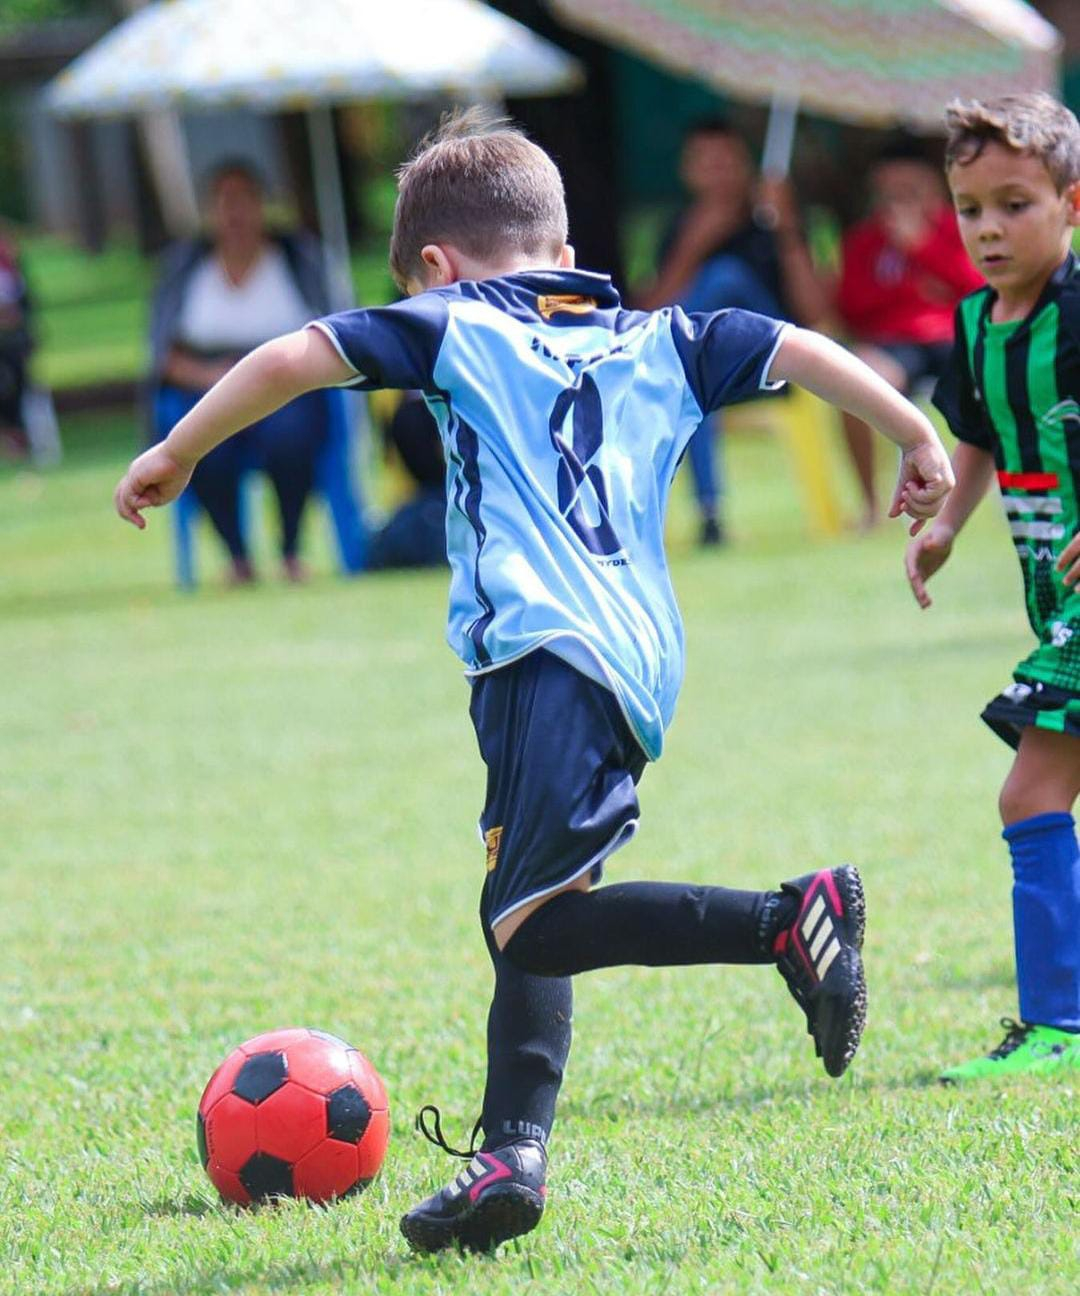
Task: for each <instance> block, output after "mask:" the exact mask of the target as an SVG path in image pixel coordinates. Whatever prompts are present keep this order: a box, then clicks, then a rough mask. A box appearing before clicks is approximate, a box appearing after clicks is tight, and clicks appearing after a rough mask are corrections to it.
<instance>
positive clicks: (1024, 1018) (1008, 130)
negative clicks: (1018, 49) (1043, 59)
mask: <svg viewBox="0 0 1080 1296" xmlns="http://www.w3.org/2000/svg"><path fill="white" fill-rule="evenodd" d="M946 124H947V127H948V136H949V138H948V146H947V150H946V171H947V176H948V181H949V187H950V189H951V190H952V195H953V200H954V202H955V205H956V211H957V219H958V221H959V225H960V233H961V235H962V237H963V240H964V245H965V247H966V248H967V251H968V255H969V256H970V257H971V259H972V261H973V262H974V263H975V265H976V267H977V268H978V269H979V270H980V271H981V272H982V274H983V275H985V277H986V280H987V286H986V287H985V288H980V289H979V290H978V291H977V292H975V293H973V294H972V295H971V296H969V297H966V298H965V299H964V300H963V301H962V302H961V303H960V306H959V308H958V309H957V314H956V346H955V349H954V352H953V356H952V360H951V362H950V365H949V367H948V369H947V370H946V372H945V374H944V375H943V377H942V378H941V381H940V382H939V384H938V387H937V390H936V392H935V393H934V403H935V404H936V405H937V407H938V408H939V409H940V410H941V412H942V413H943V414H944V415H945V417H946V419H947V420H948V422H949V426H950V427H951V428H952V431H953V433H954V434H955V435H956V437H957V438H958V439H959V445H958V446H957V448H956V453H955V455H954V457H953V469H954V471H955V473H956V489H955V490H954V491H953V493H952V495H951V496H950V498H949V500H948V502H947V503H946V505H945V507H944V508H943V509H942V511H941V514H940V515H939V517H938V518H937V519H936V520H935V521H934V522H933V523H932V524H931V525H930V527H929V528H928V529H927V530H926V531H924V532H923V533H922V534H921V535H919V536H918V537H917V538H916V539H915V540H913V541H912V542H911V544H910V545H909V546H908V551H907V556H906V565H907V575H908V579H909V581H910V582H911V587H912V590H913V591H914V594H915V597H916V599H917V600H918V601H919V604H920V605H921V606H922V607H929V605H930V599H929V597H928V596H927V593H926V581H927V580H928V579H929V578H930V577H931V576H932V575H933V574H934V572H936V571H937V570H938V568H940V567H941V565H942V563H944V562H945V560H946V559H947V558H948V556H949V553H950V551H951V549H952V543H953V540H954V538H955V536H956V535H957V533H958V532H959V531H960V529H961V527H962V526H963V525H964V523H965V522H966V521H967V519H968V517H969V516H970V515H971V512H972V510H973V509H974V508H975V506H976V505H977V504H978V503H979V501H980V500H981V499H982V497H983V495H984V494H985V493H986V491H987V490H988V488H989V487H990V484H991V482H992V480H993V479H994V477H995V475H996V477H997V481H998V484H999V486H1000V488H1001V497H1002V502H1003V504H1004V508H1005V516H1006V518H1007V520H1008V523H1009V529H1010V530H1011V532H1012V538H1013V544H1014V545H1015V546H1016V552H1017V555H1018V557H1019V559H1020V566H1021V570H1022V572H1023V577H1024V594H1025V599H1026V602H1027V613H1028V619H1029V621H1030V623H1031V628H1032V630H1033V631H1034V632H1035V636H1036V638H1037V639H1038V645H1037V647H1036V648H1035V649H1034V651H1033V652H1031V653H1030V654H1029V655H1028V656H1027V657H1026V658H1025V659H1024V660H1023V661H1022V662H1021V663H1020V664H1019V665H1018V666H1017V667H1016V670H1015V671H1014V673H1013V683H1012V684H1011V685H1009V687H1008V688H1006V689H1005V690H1004V692H1002V693H1001V694H999V696H998V697H996V698H994V699H993V701H992V702H990V704H989V705H988V706H987V707H986V709H985V710H984V712H983V719H984V720H985V721H986V722H987V724H988V725H989V726H990V727H991V728H992V729H993V730H994V732H995V733H997V734H998V735H999V736H1000V737H1001V738H1003V739H1004V740H1005V741H1006V742H1007V743H1009V745H1010V746H1011V747H1014V748H1015V749H1016V759H1015V761H1014V762H1013V766H1012V769H1011V770H1010V771H1009V775H1008V777H1007V778H1006V780H1005V785H1004V787H1003V788H1002V790H1001V796H1000V801H999V806H1000V810H1001V818H1002V822H1003V824H1004V825H1005V831H1004V834H1003V835H1004V837H1005V840H1006V842H1007V843H1008V846H1009V851H1010V854H1011V856H1012V866H1013V926H1014V934H1015V940H1016V971H1017V983H1018V988H1019V995H1020V1021H1019V1022H1013V1021H1011V1020H1009V1019H1005V1020H1004V1021H1003V1025H1005V1026H1006V1028H1007V1033H1006V1036H1005V1039H1004V1040H1003V1041H1002V1043H1001V1044H1000V1045H998V1047H997V1048H996V1049H994V1050H993V1051H992V1052H991V1053H990V1054H989V1055H988V1056H986V1057H980V1058H977V1059H975V1060H974V1061H971V1062H966V1063H962V1064H960V1065H959V1066H954V1067H951V1068H949V1069H948V1070H947V1071H945V1072H944V1073H943V1074H942V1077H941V1079H942V1080H943V1081H946V1082H952V1083H955V1082H958V1081H964V1080H971V1079H978V1078H981V1077H983V1076H990V1075H998V1074H1000V1075H1008V1074H1012V1073H1016V1072H1021V1071H1023V1072H1043V1071H1047V1072H1049V1071H1056V1072H1060V1073H1063V1074H1064V1073H1066V1072H1071V1071H1072V1068H1080V1033H1078V1032H1080V851H1078V848H1077V840H1076V825H1075V822H1074V820H1073V815H1072V809H1073V804H1074V802H1075V801H1076V798H1077V796H1078V795H1080V591H1077V590H1076V589H1074V585H1075V583H1076V580H1077V577H1078V576H1080V563H1077V564H1076V570H1075V571H1073V570H1071V569H1070V564H1072V563H1073V562H1074V561H1075V560H1076V559H1077V558H1078V557H1080V536H1078V534H1077V533H1078V529H1080V505H1078V500H1080V262H1078V260H1077V258H1076V256H1075V255H1074V254H1073V252H1072V250H1071V247H1072V232H1073V229H1074V228H1075V227H1076V226H1077V225H1080V124H1078V123H1077V120H1076V118H1075V117H1074V116H1073V114H1072V113H1071V112H1070V111H1069V110H1068V109H1067V108H1065V107H1063V106H1062V105H1061V104H1059V103H1057V102H1056V100H1054V99H1052V98H1050V97H1049V96H1048V95H1005V96H1002V97H1001V98H1000V99H995V100H992V101H987V102H973V103H959V102H957V103H953V104H952V105H950V107H949V109H948V111H947V112H946ZM1074 537H1076V543H1070V542H1072V541H1073V540H1074ZM1073 1074H1075V1072H1073Z"/></svg>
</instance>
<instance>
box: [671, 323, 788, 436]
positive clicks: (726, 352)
mask: <svg viewBox="0 0 1080 1296" xmlns="http://www.w3.org/2000/svg"><path fill="white" fill-rule="evenodd" d="M787 327H789V326H788V325H786V324H785V323H784V322H783V321H782V320H776V319H771V318H770V317H769V316H768V315H758V314H755V312H754V311H746V310H737V309H731V310H722V311H715V312H713V313H711V314H697V313H693V314H689V315H688V314H687V313H686V312H685V311H683V310H681V309H680V308H679V307H678V306H676V307H674V308H673V309H672V311H671V336H672V338H673V340H674V342H675V350H676V351H677V352H678V353H679V359H680V360H681V361H682V366H683V370H684V371H685V373H686V381H687V383H689V385H690V390H691V391H692V392H693V393H694V399H695V400H696V401H697V403H698V405H700V406H701V411H702V413H703V414H707V413H709V412H710V411H711V410H715V409H719V407H720V406H721V405H732V404H734V403H735V402H737V401H741V400H747V399H748V398H749V397H751V396H753V395H755V394H756V393H757V392H759V391H761V390H763V389H765V388H769V387H774V386H780V385H781V384H779V383H775V384H774V383H769V382H768V381H767V379H768V372H769V365H770V364H771V363H772V358H773V356H774V355H775V354H776V349H777V347H778V346H779V345H780V337H781V334H782V333H783V331H784V329H785V328H787Z"/></svg>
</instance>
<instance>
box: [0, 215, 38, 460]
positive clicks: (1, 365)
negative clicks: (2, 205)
mask: <svg viewBox="0 0 1080 1296" xmlns="http://www.w3.org/2000/svg"><path fill="white" fill-rule="evenodd" d="M29 317H30V298H29V294H28V292H27V288H26V280H25V279H24V278H23V275H22V271H21V269H20V268H19V260H18V257H17V255H16V253H15V248H14V246H13V245H12V244H11V243H9V242H8V241H7V240H6V239H5V237H4V235H3V231H0V455H2V456H3V457H5V458H11V459H22V458H23V457H24V456H25V455H26V454H28V453H29V450H30V441H29V437H28V436H27V430H26V425H25V421H24V402H23V397H24V396H25V394H26V366H27V362H28V361H29V359H30V352H31V350H32V349H33V344H32V340H31V337H30V323H29Z"/></svg>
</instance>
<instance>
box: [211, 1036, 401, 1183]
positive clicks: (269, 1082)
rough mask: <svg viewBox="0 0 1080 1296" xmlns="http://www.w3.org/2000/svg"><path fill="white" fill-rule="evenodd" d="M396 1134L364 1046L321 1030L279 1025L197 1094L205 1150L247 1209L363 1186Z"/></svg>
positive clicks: (235, 1055) (235, 1054) (216, 1178)
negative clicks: (362, 1050) (282, 1199)
mask: <svg viewBox="0 0 1080 1296" xmlns="http://www.w3.org/2000/svg"><path fill="white" fill-rule="evenodd" d="M389 1137H390V1110H389V1105H388V1103H387V1100H386V1087H385V1086H384V1084H383V1082H382V1078H381V1077H380V1075H379V1073H378V1072H377V1071H376V1070H375V1068H374V1067H373V1066H372V1065H371V1063H370V1062H369V1061H368V1060H367V1058H366V1057H364V1055H363V1054H362V1053H360V1052H359V1051H358V1050H357V1049H354V1048H352V1047H351V1046H350V1045H348V1044H346V1043H345V1041H344V1040H342V1039H338V1038H337V1036H336V1035H328V1034H326V1032H325V1031H318V1030H305V1029H294V1030H278V1031H269V1032H268V1033H267V1034H265V1035H256V1036H255V1038H254V1039H249V1040H248V1041H247V1043H246V1044H241V1045H240V1047H239V1048H236V1049H233V1051H232V1052H231V1053H230V1054H229V1056H228V1057H227V1058H226V1059H225V1061H224V1062H222V1064H221V1066H219V1067H218V1069H217V1070H216V1071H215V1072H214V1074H213V1075H212V1076H211V1077H210V1081H209V1083H208V1084H207V1086H206V1088H205V1089H204V1090H203V1096H202V1098H201V1099H200V1100H199V1114H198V1139H199V1156H200V1157H201V1159H202V1163H203V1168H204V1169H205V1170H206V1173H207V1174H208V1175H209V1176H210V1178H211V1180H212V1181H213V1184H214V1187H215V1188H216V1189H217V1190H218V1192H219V1193H220V1194H221V1195H222V1197H224V1198H225V1199H226V1200H227V1201H230V1202H235V1203H236V1204H237V1205H240V1206H250V1205H251V1204H252V1203H253V1202H260V1201H265V1200H267V1199H268V1198H274V1197H305V1198H307V1199H308V1200H309V1201H315V1202H325V1201H329V1200H331V1199H332V1198H335V1197H344V1196H346V1194H348V1193H355V1192H362V1191H363V1189H365V1188H366V1187H367V1186H368V1184H369V1183H370V1182H371V1181H372V1179H374V1178H375V1176H376V1174H377V1173H378V1171H379V1167H380V1166H381V1165H382V1160H383V1156H384V1155H385V1153H386V1142H387V1139H388V1138H389Z"/></svg>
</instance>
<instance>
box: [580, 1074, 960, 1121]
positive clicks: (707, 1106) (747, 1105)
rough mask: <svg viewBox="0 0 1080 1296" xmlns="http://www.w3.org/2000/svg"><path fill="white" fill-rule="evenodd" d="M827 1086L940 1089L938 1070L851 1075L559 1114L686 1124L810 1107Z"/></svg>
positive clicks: (597, 1103) (586, 1105)
mask: <svg viewBox="0 0 1080 1296" xmlns="http://www.w3.org/2000/svg"><path fill="white" fill-rule="evenodd" d="M823 1085H828V1086H831V1088H830V1089H829V1092H830V1093H833V1094H837V1095H842V1094H848V1095H857V1094H862V1093H866V1094H879V1093H894V1092H898V1091H901V1090H904V1089H910V1090H918V1089H931V1088H937V1071H935V1070H927V1069H925V1068H923V1069H920V1070H918V1071H909V1072H905V1073H902V1074H899V1075H893V1076H889V1077H888V1078H885V1079H880V1080H877V1079H875V1080H863V1079H862V1078H861V1077H859V1076H857V1075H852V1076H850V1077H849V1078H848V1079H847V1080H845V1081H844V1082H842V1083H840V1084H838V1083H837V1082H836V1081H835V1080H830V1079H828V1077H826V1076H825V1075H824V1073H822V1075H821V1077H820V1079H818V1078H814V1079H809V1080H792V1081H790V1082H786V1083H780V1084H776V1083H773V1084H761V1085H753V1086H751V1087H750V1088H747V1089H740V1090H738V1091H737V1092H734V1093H732V1092H725V1093H714V1092H709V1091H708V1090H698V1091H696V1092H695V1091H693V1090H687V1089H683V1090H682V1091H681V1092H679V1093H676V1094H670V1093H669V1094H659V1093H657V1094H651V1095H649V1097H647V1098H638V1097H635V1096H634V1095H633V1094H626V1093H617V1094H616V1093H599V1094H595V1095H593V1096H592V1097H590V1098H576V1099H575V1098H566V1099H563V1100H562V1101H561V1102H560V1104H559V1115H560V1117H562V1118H564V1119H565V1118H566V1117H567V1116H571V1117H579V1118H581V1119H587V1120H595V1119H597V1117H599V1116H608V1117H616V1118H623V1117H625V1118H631V1117H638V1116H648V1117H649V1118H650V1119H651V1120H663V1119H664V1118H669V1119H671V1120H673V1121H685V1119H686V1118H687V1116H695V1115H696V1116H702V1115H707V1114H708V1113H709V1112H724V1111H730V1112H746V1111H753V1110H754V1109H755V1108H758V1107H772V1106H783V1105H784V1104H786V1103H793V1102H807V1101H810V1100H811V1099H813V1098H815V1097H819V1096H820V1090H821V1088H822V1086H823Z"/></svg>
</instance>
